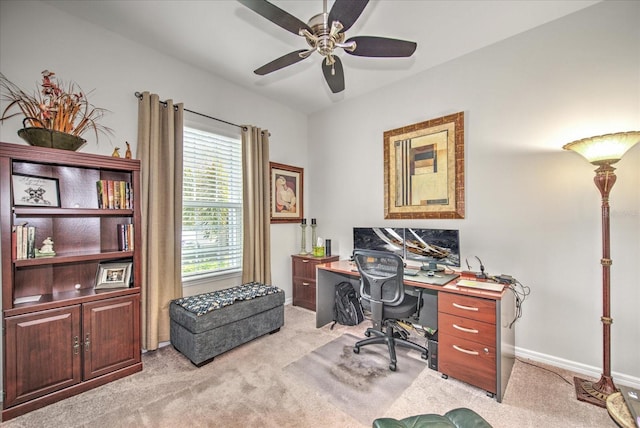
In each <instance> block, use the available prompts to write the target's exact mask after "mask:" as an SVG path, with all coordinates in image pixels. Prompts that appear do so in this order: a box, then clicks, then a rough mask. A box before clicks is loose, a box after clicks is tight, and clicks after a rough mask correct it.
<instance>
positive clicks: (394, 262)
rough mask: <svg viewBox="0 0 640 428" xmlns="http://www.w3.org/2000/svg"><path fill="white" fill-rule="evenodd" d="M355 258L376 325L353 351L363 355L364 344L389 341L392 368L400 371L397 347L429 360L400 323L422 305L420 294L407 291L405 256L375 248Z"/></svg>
mask: <svg viewBox="0 0 640 428" xmlns="http://www.w3.org/2000/svg"><path fill="white" fill-rule="evenodd" d="M353 257H354V259H355V262H356V266H357V267H358V271H359V272H360V277H361V281H360V297H361V298H362V299H363V300H364V303H365V304H366V303H367V302H368V303H369V305H370V307H371V309H370V310H371V321H372V324H373V326H372V327H370V328H368V329H367V331H366V332H365V333H364V335H365V336H367V337H368V339H363V340H360V341H359V342H357V343H356V344H355V345H354V346H353V352H355V353H356V354H359V353H360V347H362V346H367V345H372V344H376V343H386V344H387V347H388V348H389V358H390V359H391V363H390V364H389V369H390V370H391V371H395V370H396V362H397V359H396V346H402V347H405V348H410V349H414V350H416V351H419V352H420V353H421V357H422V359H424V360H426V359H427V352H428V351H427V349H426V348H424V347H423V346H420V345H418V344H416V343H413V342H411V341H409V340H408V339H407V336H408V333H407V331H406V330H405V329H404V328H402V327H401V326H400V325H399V324H398V322H397V321H398V320H399V319H405V318H409V317H411V316H412V315H414V314H415V313H416V312H417V311H418V304H419V301H418V298H417V297H415V296H411V295H409V294H405V292H404V283H403V280H404V278H403V274H404V266H403V262H402V258H401V257H400V256H398V255H397V254H393V253H389V252H385V251H374V250H355V251H354V253H353ZM365 306H366V305H365ZM372 335H373V336H374V337H371V336H372Z"/></svg>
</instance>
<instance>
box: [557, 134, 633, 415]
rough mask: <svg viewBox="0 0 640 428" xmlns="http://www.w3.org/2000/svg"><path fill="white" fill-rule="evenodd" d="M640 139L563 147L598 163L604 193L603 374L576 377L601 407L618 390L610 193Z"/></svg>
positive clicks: (609, 137)
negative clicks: (618, 167) (614, 373)
mask: <svg viewBox="0 0 640 428" xmlns="http://www.w3.org/2000/svg"><path fill="white" fill-rule="evenodd" d="M639 141H640V131H630V132H618V133H615V134H606V135H600V136H597V137H591V138H584V139H582V140H577V141H574V142H572V143H569V144H565V145H564V147H563V149H565V150H573V151H575V152H576V153H579V154H580V155H582V156H584V158H586V159H587V160H588V161H589V162H590V163H592V164H593V165H597V166H598V169H596V171H595V172H596V176H595V177H594V179H593V181H594V183H595V184H596V187H597V188H598V190H599V191H600V195H601V196H602V259H600V264H601V265H602V317H600V321H602V357H603V358H602V359H603V366H602V375H601V376H600V380H598V381H597V382H592V381H588V380H585V379H581V378H579V377H577V376H576V377H574V378H573V382H574V384H575V388H576V396H577V398H578V400H580V401H586V402H588V403H591V404H595V405H597V406H600V407H606V401H607V397H608V396H609V395H611V394H613V393H614V392H616V391H617V389H616V386H615V385H614V383H613V379H612V378H611V323H613V319H612V318H611V308H610V306H611V305H610V300H611V295H610V288H611V275H610V274H611V255H610V252H609V250H610V242H609V192H611V188H612V187H613V185H614V184H615V182H616V174H615V173H614V171H615V168H614V167H612V166H611V165H612V164H614V163H616V162H618V161H619V160H620V159H621V158H622V156H623V155H624V154H625V152H626V151H627V150H629V149H630V148H631V147H633V146H634V145H636V144H637V143H638V142H639Z"/></svg>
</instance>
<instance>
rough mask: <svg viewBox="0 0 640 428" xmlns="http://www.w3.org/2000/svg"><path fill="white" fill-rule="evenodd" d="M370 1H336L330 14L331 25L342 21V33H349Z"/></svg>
mask: <svg viewBox="0 0 640 428" xmlns="http://www.w3.org/2000/svg"><path fill="white" fill-rule="evenodd" d="M367 3H369V0H336V2H335V3H334V4H333V6H332V7H331V11H330V12H329V25H331V23H332V22H333V21H340V23H341V24H342V25H343V26H344V28H343V29H342V32H345V31H347V30H348V29H349V28H351V26H352V25H353V24H354V23H355V22H356V20H357V19H358V18H359V17H360V14H361V13H362V11H363V10H364V8H365V7H366V6H367Z"/></svg>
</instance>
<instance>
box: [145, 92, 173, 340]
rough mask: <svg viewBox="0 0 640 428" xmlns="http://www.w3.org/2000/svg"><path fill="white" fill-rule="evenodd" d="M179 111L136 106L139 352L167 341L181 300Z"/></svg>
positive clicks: (169, 106) (167, 105)
mask: <svg viewBox="0 0 640 428" xmlns="http://www.w3.org/2000/svg"><path fill="white" fill-rule="evenodd" d="M183 120H184V110H183V106H182V104H176V105H175V106H174V104H173V101H171V100H168V101H166V102H163V103H161V102H160V98H159V97H158V95H156V94H151V95H150V94H149V92H144V93H143V94H142V95H141V97H140V101H139V105H138V146H137V157H138V159H140V162H141V170H142V172H141V187H142V189H141V193H142V194H141V195H140V198H141V199H140V200H141V205H142V347H143V348H144V349H147V350H154V349H158V344H159V342H166V341H169V339H170V336H169V303H170V302H171V300H173V299H176V298H179V297H182V279H181V253H180V251H181V247H180V242H181V233H182V132H183Z"/></svg>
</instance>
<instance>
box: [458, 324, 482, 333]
mask: <svg viewBox="0 0 640 428" xmlns="http://www.w3.org/2000/svg"><path fill="white" fill-rule="evenodd" d="M453 328H455V329H456V330H460V331H464V332H465V333H473V334H478V333H479V331H478V330H476V329H475V328H466V327H460V326H459V325H457V324H454V325H453Z"/></svg>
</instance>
